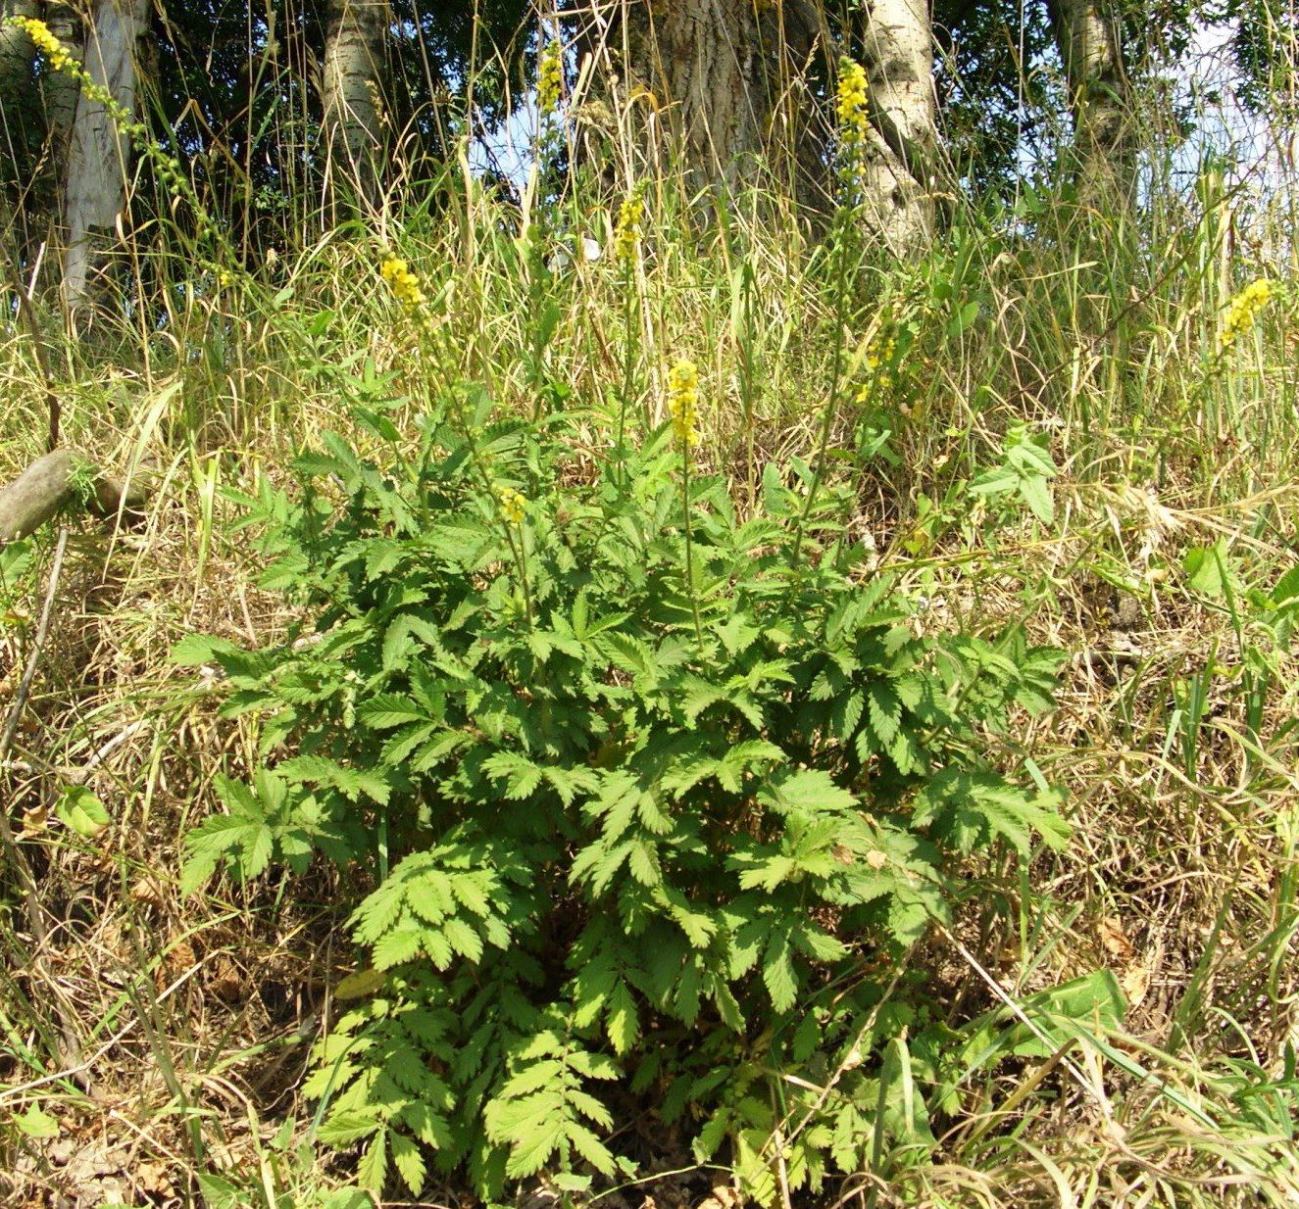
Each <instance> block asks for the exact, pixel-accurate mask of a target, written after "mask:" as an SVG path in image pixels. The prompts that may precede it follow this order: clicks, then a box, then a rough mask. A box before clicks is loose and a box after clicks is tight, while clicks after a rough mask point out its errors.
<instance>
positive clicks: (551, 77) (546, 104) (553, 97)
mask: <svg viewBox="0 0 1299 1209" xmlns="http://www.w3.org/2000/svg"><path fill="white" fill-rule="evenodd" d="M563 87H564V48H563V46H562V45H561V44H560V43H559V42H558V41H554V42H550V43H549V44H548V45H547V46H546V49H545V50H543V51H542V52H541V58H540V60H539V61H538V63H537V108H538V109H539V110H540V111H541V116H542V117H543V118H544V117H545V116H546V115H547V114H550V113H553V112H554V111H555V110H556V109H558V108H559V98H560V94H561V93H562V91H563Z"/></svg>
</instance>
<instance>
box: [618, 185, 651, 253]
mask: <svg viewBox="0 0 1299 1209" xmlns="http://www.w3.org/2000/svg"><path fill="white" fill-rule="evenodd" d="M644 217H645V202H644V200H643V199H642V198H641V195H640V193H639V191H637V192H634V193H631V194H629V195H628V196H627V197H626V198H625V199H624V200H623V203H622V205H621V206H619V207H618V223H617V225H616V226H615V227H614V230H613V254H614V258H615V259H616V260H617V261H619V262H620V263H622V264H630V263H631V262H632V261H633V260H635V259H636V251H637V249H638V248H639V247H640V229H641V220H642V219H643V218H644Z"/></svg>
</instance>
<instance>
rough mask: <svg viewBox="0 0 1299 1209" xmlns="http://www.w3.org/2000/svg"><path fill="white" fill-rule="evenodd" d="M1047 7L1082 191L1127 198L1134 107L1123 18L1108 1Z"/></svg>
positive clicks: (1062, 0)
mask: <svg viewBox="0 0 1299 1209" xmlns="http://www.w3.org/2000/svg"><path fill="white" fill-rule="evenodd" d="M1049 8H1050V10H1051V18H1052V22H1053V24H1054V27H1055V34H1056V43H1057V46H1058V47H1059V50H1060V59H1061V61H1062V62H1063V64H1064V69H1065V80H1066V82H1067V84H1068V87H1069V108H1070V111H1071V112H1072V114H1073V122H1074V153H1075V156H1076V157H1077V169H1078V182H1079V186H1080V195H1081V196H1083V197H1084V198H1085V199H1086V198H1089V199H1093V200H1099V199H1103V198H1106V197H1109V198H1112V199H1113V200H1115V201H1118V200H1120V199H1123V198H1126V197H1128V195H1129V194H1130V191H1131V187H1132V175H1133V174H1132V164H1131V160H1132V138H1131V135H1132V131H1131V121H1132V105H1131V88H1130V86H1129V82H1128V78H1127V73H1126V72H1125V71H1124V67H1123V35H1122V29H1121V26H1120V24H1119V18H1118V16H1117V14H1114V13H1111V12H1109V11H1107V6H1106V4H1105V3H1104V0H1052V3H1050V5H1049Z"/></svg>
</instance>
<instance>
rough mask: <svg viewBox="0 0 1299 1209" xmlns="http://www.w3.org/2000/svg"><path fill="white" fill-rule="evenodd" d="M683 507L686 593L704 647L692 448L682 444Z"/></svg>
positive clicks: (697, 633) (696, 629)
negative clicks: (692, 513)
mask: <svg viewBox="0 0 1299 1209" xmlns="http://www.w3.org/2000/svg"><path fill="white" fill-rule="evenodd" d="M681 506H682V508H683V509H684V511H685V524H686V592H687V593H688V594H689V596H690V611H691V613H693V615H694V619H695V640H696V641H697V642H698V643H699V645H700V646H701V647H702V646H703V645H704V627H703V625H702V623H701V622H700V620H699V596H698V594H697V593H696V592H695V547H694V541H693V538H692V536H691V532H690V446H689V444H687V443H686V442H685V441H682V443H681Z"/></svg>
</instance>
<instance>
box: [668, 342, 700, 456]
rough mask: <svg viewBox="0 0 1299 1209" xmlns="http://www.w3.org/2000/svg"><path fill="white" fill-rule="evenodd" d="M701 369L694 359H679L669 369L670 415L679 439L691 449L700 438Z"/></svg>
mask: <svg viewBox="0 0 1299 1209" xmlns="http://www.w3.org/2000/svg"><path fill="white" fill-rule="evenodd" d="M698 412H699V370H698V368H697V367H696V365H695V363H694V362H693V361H678V362H677V363H676V364H675V365H674V366H673V367H672V368H671V369H670V370H669V371H668V415H670V416H671V417H672V428H673V430H674V431H675V432H676V434H677V440H679V441H680V442H681V443H682V445H684V446H685V447H686V448H687V449H689V448H690V447H691V446H692V445H694V444H695V443H696V442H697V441H698V440H699V430H698V427H697V421H698Z"/></svg>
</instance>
